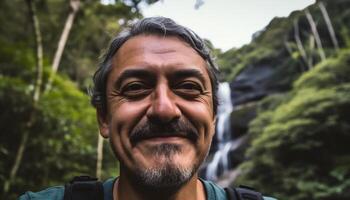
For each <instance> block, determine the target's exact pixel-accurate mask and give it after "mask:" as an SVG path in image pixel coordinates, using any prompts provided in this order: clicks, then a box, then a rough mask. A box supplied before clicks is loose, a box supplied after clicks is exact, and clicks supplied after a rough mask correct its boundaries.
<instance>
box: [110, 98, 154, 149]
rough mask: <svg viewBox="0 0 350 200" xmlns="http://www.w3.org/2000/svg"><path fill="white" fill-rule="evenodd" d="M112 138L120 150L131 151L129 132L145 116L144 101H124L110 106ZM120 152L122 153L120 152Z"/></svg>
mask: <svg viewBox="0 0 350 200" xmlns="http://www.w3.org/2000/svg"><path fill="white" fill-rule="evenodd" d="M110 108H111V109H110V112H111V113H110V116H113V117H112V118H111V120H110V123H111V124H110V128H111V134H112V135H111V139H112V142H113V144H114V146H115V147H114V148H116V150H117V151H118V152H129V153H130V152H131V144H130V141H129V134H130V132H131V130H132V129H133V127H135V125H136V124H137V123H138V122H139V121H141V119H142V118H143V117H144V116H145V113H146V110H147V109H146V108H147V106H145V105H144V104H143V103H142V102H139V103H128V102H123V103H120V104H118V105H114V106H112V107H110ZM118 154H120V153H118Z"/></svg>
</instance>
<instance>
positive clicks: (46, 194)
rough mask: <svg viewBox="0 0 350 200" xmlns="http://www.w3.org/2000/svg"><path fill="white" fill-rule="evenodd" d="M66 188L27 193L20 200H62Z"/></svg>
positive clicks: (52, 188)
mask: <svg viewBox="0 0 350 200" xmlns="http://www.w3.org/2000/svg"><path fill="white" fill-rule="evenodd" d="M63 195H64V186H55V187H50V188H47V189H45V190H42V191H40V192H30V191H29V192H26V193H24V194H23V195H22V196H20V197H19V200H62V199H63Z"/></svg>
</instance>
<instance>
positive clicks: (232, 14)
mask: <svg viewBox="0 0 350 200" xmlns="http://www.w3.org/2000/svg"><path fill="white" fill-rule="evenodd" d="M202 1H204V4H202V6H200V7H199V9H195V8H194V7H195V4H196V0H161V1H159V2H157V3H155V4H153V5H151V6H148V7H145V8H143V9H142V11H143V15H144V16H145V17H151V16H165V17H170V18H172V19H173V20H175V21H176V22H178V23H179V24H181V25H184V26H187V27H189V28H191V29H192V30H193V31H195V32H196V33H197V34H199V35H200V36H201V37H203V38H207V39H209V40H210V41H211V42H212V43H213V44H214V46H215V47H216V48H220V49H221V50H223V51H226V50H228V49H230V48H232V47H241V46H242V45H244V44H247V43H249V42H250V41H251V38H252V35H253V33H255V32H257V31H259V30H261V29H263V28H264V27H266V26H267V25H268V23H269V22H270V21H271V20H272V19H273V18H274V17H276V16H278V17H282V16H288V15H289V14H290V13H291V12H292V11H294V10H300V9H303V8H305V7H306V6H308V5H310V4H312V3H314V2H315V0H202Z"/></svg>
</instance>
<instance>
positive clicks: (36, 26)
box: [3, 0, 43, 196]
mask: <svg viewBox="0 0 350 200" xmlns="http://www.w3.org/2000/svg"><path fill="white" fill-rule="evenodd" d="M26 3H27V6H28V11H29V17H30V20H31V22H32V27H33V30H34V36H35V46H36V65H37V66H36V71H37V75H36V80H35V87H34V92H33V104H32V109H31V111H30V114H29V119H28V122H27V123H26V126H25V130H24V133H23V134H22V136H21V139H20V144H19V147H18V150H17V153H16V156H15V161H14V163H13V165H12V167H11V170H10V174H9V178H8V179H7V180H6V181H5V183H4V188H3V192H4V196H6V194H7V193H8V192H9V191H10V188H11V184H12V182H13V180H14V179H15V178H16V175H17V172H18V169H19V167H20V166H21V162H22V158H23V154H24V150H25V148H26V146H27V143H28V137H29V130H30V129H31V127H32V126H33V124H34V121H35V116H34V113H35V109H36V105H37V104H38V101H39V99H40V93H41V86H42V82H43V46H42V37H41V32H40V23H39V19H38V17H37V15H36V8H35V6H34V4H33V1H32V0H26Z"/></svg>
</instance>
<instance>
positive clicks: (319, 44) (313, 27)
mask: <svg viewBox="0 0 350 200" xmlns="http://www.w3.org/2000/svg"><path fill="white" fill-rule="evenodd" d="M305 14H306V18H307V21H308V22H309V24H310V27H311V31H312V34H313V35H314V37H315V41H316V45H317V49H318V54H319V55H320V57H321V60H325V59H326V54H325V53H324V51H323V47H322V42H321V39H320V35H319V34H318V31H317V27H316V23H315V21H314V19H313V18H312V15H311V13H310V11H309V10H308V9H306V10H305Z"/></svg>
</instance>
